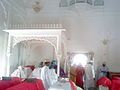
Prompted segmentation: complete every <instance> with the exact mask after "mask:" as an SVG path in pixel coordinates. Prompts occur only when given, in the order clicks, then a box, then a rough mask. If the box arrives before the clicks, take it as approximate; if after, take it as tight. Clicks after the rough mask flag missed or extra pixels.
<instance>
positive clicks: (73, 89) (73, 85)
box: [70, 80, 77, 90]
mask: <svg viewBox="0 0 120 90" xmlns="http://www.w3.org/2000/svg"><path fill="white" fill-rule="evenodd" d="M70 85H71V88H72V90H77V87H76V85H75V83H74V82H73V81H72V80H70Z"/></svg>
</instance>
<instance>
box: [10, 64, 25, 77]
mask: <svg viewBox="0 0 120 90" xmlns="http://www.w3.org/2000/svg"><path fill="white" fill-rule="evenodd" d="M11 77H20V78H26V77H27V76H26V75H25V72H24V67H22V66H19V67H18V69H16V70H15V71H14V72H13V73H12V74H11Z"/></svg>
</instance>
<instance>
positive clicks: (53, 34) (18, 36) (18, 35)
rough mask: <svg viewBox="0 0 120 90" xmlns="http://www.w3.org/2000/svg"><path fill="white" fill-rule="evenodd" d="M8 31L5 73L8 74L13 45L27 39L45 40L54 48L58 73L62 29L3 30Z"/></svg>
mask: <svg viewBox="0 0 120 90" xmlns="http://www.w3.org/2000/svg"><path fill="white" fill-rule="evenodd" d="M4 31H5V32H8V33H9V39H8V48H7V66H8V67H7V75H9V67H10V65H9V62H10V60H9V57H10V55H11V53H12V50H13V48H14V46H15V45H16V44H17V43H19V42H21V41H27V40H40V41H47V42H48V43H50V44H51V45H52V46H54V48H55V53H56V56H57V60H58V68H57V71H58V72H57V74H58V76H59V75H60V59H61V56H62V53H61V33H62V31H65V30H64V29H24V30H23V29H17V30H15V29H14V30H4Z"/></svg>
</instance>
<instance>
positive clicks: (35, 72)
mask: <svg viewBox="0 0 120 90" xmlns="http://www.w3.org/2000/svg"><path fill="white" fill-rule="evenodd" d="M42 67H43V62H41V63H40V65H39V67H37V68H35V69H34V70H33V72H32V73H31V75H30V78H37V79H41V68H42Z"/></svg>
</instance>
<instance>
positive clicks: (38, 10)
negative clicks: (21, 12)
mask: <svg viewBox="0 0 120 90" xmlns="http://www.w3.org/2000/svg"><path fill="white" fill-rule="evenodd" d="M32 8H33V10H34V11H35V12H36V13H39V12H40V10H41V8H42V7H41V6H40V2H39V1H36V2H35V4H34V5H33V6H32Z"/></svg>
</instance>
